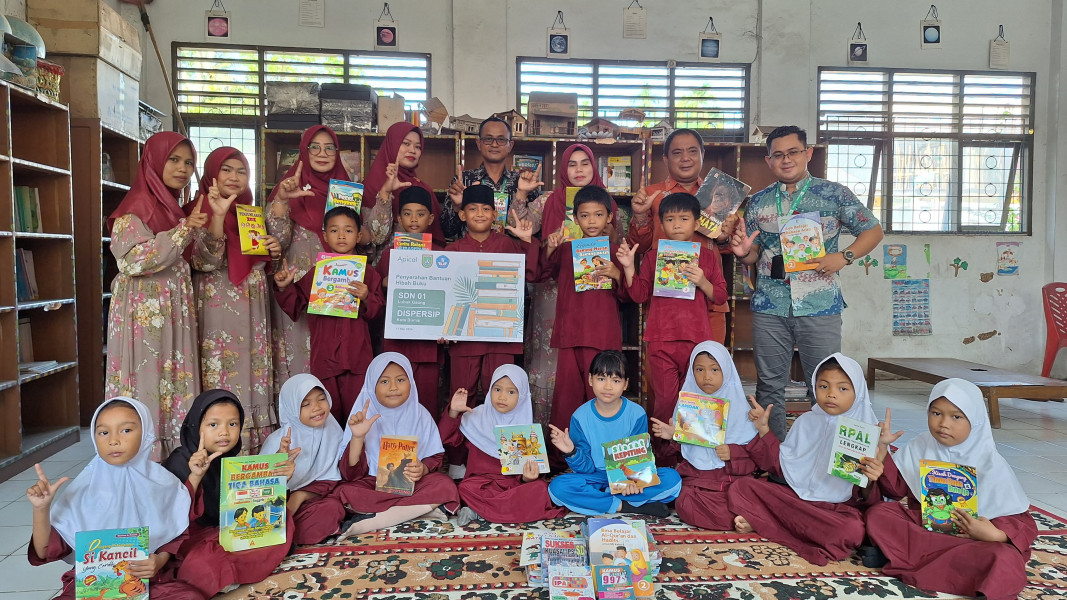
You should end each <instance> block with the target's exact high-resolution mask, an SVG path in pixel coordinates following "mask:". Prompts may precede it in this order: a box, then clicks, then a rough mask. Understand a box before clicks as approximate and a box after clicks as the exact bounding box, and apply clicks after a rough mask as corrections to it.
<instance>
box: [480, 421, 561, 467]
mask: <svg viewBox="0 0 1067 600" xmlns="http://www.w3.org/2000/svg"><path fill="white" fill-rule="evenodd" d="M493 433H494V435H495V436H496V438H497V440H498V441H497V451H498V452H499V453H500V473H501V474H502V475H522V470H523V465H525V464H526V462H527V461H531V460H532V461H534V462H536V463H537V471H538V472H539V473H548V450H547V448H546V447H545V435H544V432H543V431H542V429H541V424H540V423H534V424H532V425H497V426H496V427H494V428H493Z"/></svg>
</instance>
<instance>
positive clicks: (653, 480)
mask: <svg viewBox="0 0 1067 600" xmlns="http://www.w3.org/2000/svg"><path fill="white" fill-rule="evenodd" d="M602 445H603V447H604V469H605V470H606V471H607V475H608V487H609V489H610V490H611V493H612V494H621V493H622V492H623V491H625V490H626V484H627V483H629V482H633V483H635V484H636V485H637V487H638V489H645V488H646V487H648V486H650V485H656V484H658V483H659V473H658V472H657V471H656V457H655V456H653V454H652V446H651V444H650V442H649V435H648V434H647V433H642V434H640V435H631V436H628V437H624V438H621V439H618V440H615V441H613V442H605V443H604V444H602Z"/></svg>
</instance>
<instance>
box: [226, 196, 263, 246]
mask: <svg viewBox="0 0 1067 600" xmlns="http://www.w3.org/2000/svg"><path fill="white" fill-rule="evenodd" d="M233 208H234V211H236V213H237V234H238V235H239V236H240V238H241V254H247V255H250V256H266V255H269V254H270V251H269V250H267V246H266V244H264V243H263V240H261V239H259V238H260V236H263V235H267V222H266V220H265V219H264V218H263V209H262V208H260V207H258V206H249V205H247V204H236V203H234V207H233Z"/></svg>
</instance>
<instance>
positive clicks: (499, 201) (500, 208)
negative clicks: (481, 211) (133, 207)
mask: <svg viewBox="0 0 1067 600" xmlns="http://www.w3.org/2000/svg"><path fill="white" fill-rule="evenodd" d="M493 206H494V207H495V208H496V218H495V219H494V220H493V231H495V232H497V233H501V232H503V231H504V228H505V227H507V225H508V193H507V192H493Z"/></svg>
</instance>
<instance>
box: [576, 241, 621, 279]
mask: <svg viewBox="0 0 1067 600" xmlns="http://www.w3.org/2000/svg"><path fill="white" fill-rule="evenodd" d="M571 255H572V260H573V263H574V291H576V292H586V291H589V290H610V289H611V284H612V280H611V278H610V277H606V276H603V275H599V276H598V275H595V274H594V273H593V270H594V269H596V268H597V267H599V266H602V265H606V264H608V263H610V262H611V244H610V243H609V242H608V238H607V236H600V237H595V238H583V239H580V240H574V241H572V242H571Z"/></svg>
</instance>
